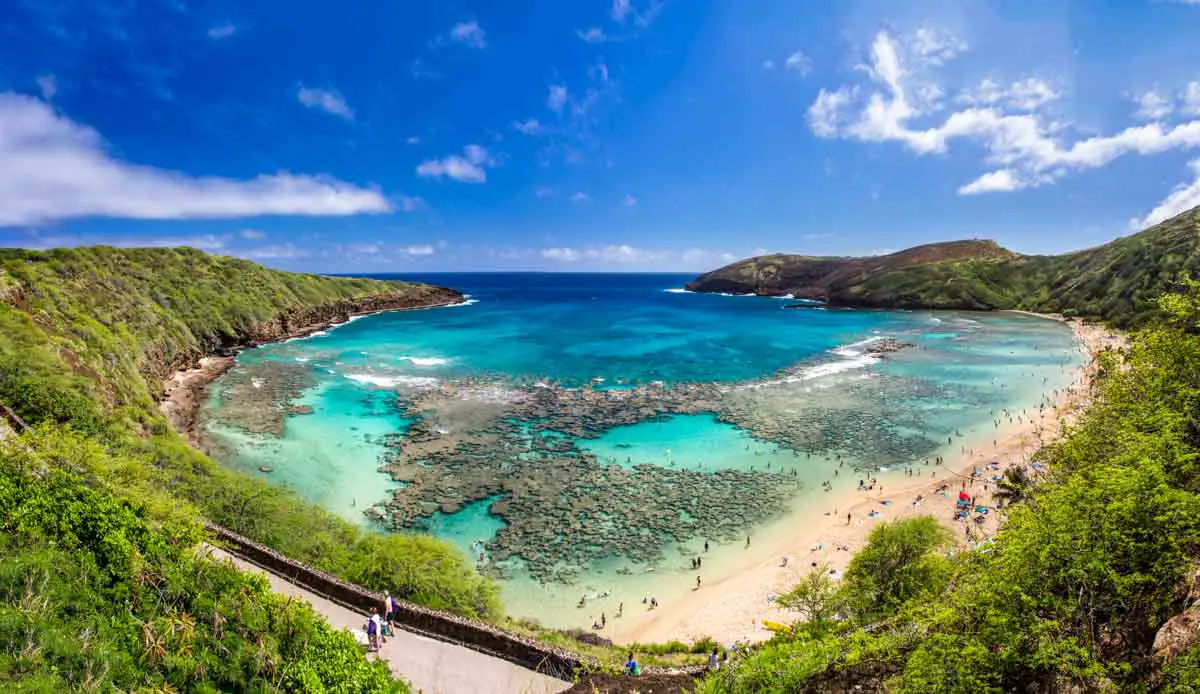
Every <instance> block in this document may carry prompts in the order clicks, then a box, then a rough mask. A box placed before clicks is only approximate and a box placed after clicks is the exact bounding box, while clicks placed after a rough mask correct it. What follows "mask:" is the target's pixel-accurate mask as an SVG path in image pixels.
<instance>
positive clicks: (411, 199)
mask: <svg viewBox="0 0 1200 694" xmlns="http://www.w3.org/2000/svg"><path fill="white" fill-rule="evenodd" d="M400 209H401V210H404V211H405V212H420V211H421V210H426V209H429V203H427V202H425V199H424V198H419V197H416V196H414V195H401V196H400Z"/></svg>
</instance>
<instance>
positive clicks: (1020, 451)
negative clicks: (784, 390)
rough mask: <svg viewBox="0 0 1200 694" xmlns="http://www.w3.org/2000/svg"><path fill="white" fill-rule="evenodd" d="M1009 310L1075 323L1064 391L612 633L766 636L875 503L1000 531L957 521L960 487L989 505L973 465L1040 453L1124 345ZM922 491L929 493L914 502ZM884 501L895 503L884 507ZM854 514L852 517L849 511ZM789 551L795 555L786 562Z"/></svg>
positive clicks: (844, 493) (852, 546) (842, 496)
mask: <svg viewBox="0 0 1200 694" xmlns="http://www.w3.org/2000/svg"><path fill="white" fill-rule="evenodd" d="M1011 313H1020V314H1022V315H1029V316H1035V317H1038V318H1044V319H1048V320H1055V321H1057V322H1060V323H1064V324H1066V325H1068V326H1070V327H1071V329H1072V332H1073V333H1074V336H1075V339H1076V341H1077V344H1078V345H1079V347H1080V348H1081V349H1082V350H1083V351H1084V354H1085V356H1084V359H1083V361H1082V363H1081V364H1080V366H1079V367H1077V369H1076V372H1075V374H1074V377H1073V379H1072V380H1071V382H1070V385H1069V386H1068V387H1066V388H1064V389H1061V390H1060V391H1059V392H1058V394H1057V397H1056V398H1055V399H1054V402H1053V403H1052V405H1050V406H1048V407H1045V408H1042V409H1037V408H1033V411H1032V413H1029V414H1016V413H1008V414H1007V416H1014V415H1015V417H1016V418H1015V419H1013V420H1011V424H1008V423H1006V424H1005V425H1004V426H1001V425H1000V423H999V420H997V431H996V432H995V435H994V436H995V438H994V440H995V445H988V444H991V443H992V442H991V441H987V442H971V445H969V446H968V445H967V444H966V442H962V443H964V445H963V446H962V449H961V451H960V452H959V453H958V454H948V455H946V456H945V458H944V462H943V464H941V465H931V466H929V467H928V468H926V467H924V466H914V469H915V471H916V472H917V473H918V475H917V476H913V477H908V476H897V475H895V474H894V473H886V476H885V474H881V475H880V476H879V479H880V485H876V486H875V488H874V489H872V490H870V491H861V490H858V489H855V488H854V487H852V486H842V487H839V488H837V489H835V490H833V491H832V492H830V493H827V494H825V495H823V496H821V497H820V501H819V503H820V504H821V507H822V508H826V509H828V510H827V511H825V512H824V514H823V515H821V516H818V519H819V520H820V522H815V523H808V524H807V525H806V527H804V528H800V529H797V531H796V532H794V533H788V534H787V536H786V537H785V538H782V539H780V540H778V541H777V542H776V545H775V547H774V548H773V551H772V552H771V553H770V555H769V558H767V559H765V560H764V559H762V557H763V554H762V553H759V552H756V553H754V554H753V555H748V556H747V559H746V560H745V561H744V562H743V563H742V565H740V566H736V567H733V568H732V569H730V570H727V571H724V572H722V573H723V574H724V576H723V577H719V578H718V577H714V578H711V579H708V578H706V581H705V583H704V586H703V588H702V589H699V590H695V591H692V592H690V593H689V594H688V595H686V596H685V597H684V598H683V599H682V600H675V601H672V602H671V603H669V604H668V603H663V604H660V605H659V607H658V608H657V609H655V610H652V611H646V612H643V613H641V614H637V615H636V616H635V615H630V616H629V618H627V619H624V620H621V623H620V624H619V626H616V628H615V629H613V630H612V631H611V632H610V634H611V638H613V640H614V641H616V642H618V643H624V644H629V643H653V642H661V641H667V640H672V639H679V640H695V639H699V638H703V637H711V638H715V639H716V640H717V641H718V642H720V643H731V642H735V641H762V640H765V639H768V638H770V637H771V636H772V632H771V631H770V630H769V629H767V628H766V627H765V626H764V624H763V623H764V622H773V623H790V622H793V621H795V619H796V615H795V614H790V613H787V612H785V611H783V610H781V609H779V608H778V607H776V606H775V605H774V603H773V602H772V601H771V598H772V597H773V596H777V595H780V594H782V593H784V592H787V590H789V589H790V588H791V587H792V586H794V585H795V584H796V583H798V582H799V580H800V579H801V578H802V577H803V576H804V575H805V574H806V573H807V572H808V571H810V570H813V567H814V565H816V566H821V567H828V568H829V569H833V571H834V572H835V574H834V575H835V576H836V577H841V575H842V574H843V572H844V571H845V569H846V567H847V565H848V564H849V562H850V559H851V558H852V557H853V556H854V554H855V553H856V552H857V551H858V550H859V549H861V548H862V547H863V546H864V545H865V544H866V541H867V537H868V535H869V534H870V532H871V530H872V529H873V528H874V527H876V525H877V522H878V521H876V520H873V519H872V518H870V517H869V514H870V513H871V512H872V511H881V510H886V516H885V517H881V518H880V520H888V521H892V520H897V519H900V518H907V517H912V516H917V515H933V516H934V517H935V518H937V519H938V520H939V521H940V522H942V523H943V524H944V525H946V526H947V527H949V528H951V529H952V530H953V532H954V533H955V538H956V539H957V541H958V542H959V543H960V544H961V545H962V546H967V545H968V543H972V542H975V541H978V540H980V539H983V538H984V537H989V536H991V535H992V534H994V533H995V531H996V529H997V523H998V515H997V514H995V513H991V514H988V516H987V517H986V518H987V521H986V522H985V523H984V524H982V525H976V524H974V523H963V522H957V521H954V520H953V515H954V508H955V506H954V505H955V501H956V496H955V494H956V493H957V492H958V491H959V490H960V489H962V488H964V485H965V488H966V489H967V490H968V491H969V493H970V494H971V495H972V496H976V495H979V498H980V503H983V504H987V505H991V493H992V492H993V491H994V489H995V488H994V483H991V484H989V482H988V481H987V477H986V476H984V477H980V478H973V477H972V476H971V473H972V471H973V469H983V468H984V467H985V466H986V465H987V464H988V463H990V462H992V461H1001V462H1002V463H1003V464H1004V465H1005V466H1007V465H1010V464H1018V463H1020V464H1025V463H1028V462H1029V459H1030V457H1031V456H1032V454H1033V453H1034V452H1036V451H1037V450H1038V449H1040V448H1041V447H1042V446H1044V445H1046V444H1047V443H1050V442H1052V441H1054V440H1056V439H1057V438H1058V437H1059V436H1061V434H1062V432H1063V428H1064V426H1066V425H1069V424H1070V423H1071V422H1073V421H1075V419H1076V418H1077V417H1078V416H1079V414H1080V413H1081V412H1083V411H1084V410H1085V409H1086V407H1087V405H1088V402H1089V400H1090V395H1091V391H1092V384H1093V382H1094V379H1095V376H1096V373H1097V368H1098V363H1097V360H1096V356H1097V355H1098V354H1099V353H1100V352H1102V351H1104V350H1105V349H1108V348H1118V347H1121V346H1123V345H1124V344H1125V340H1124V338H1123V336H1121V335H1119V334H1116V333H1114V332H1111V331H1109V330H1108V329H1106V328H1104V327H1103V326H1100V325H1096V324H1090V323H1083V322H1080V321H1075V320H1067V319H1065V318H1063V317H1062V316H1053V315H1046V314H1035V313H1029V312H1025V311H1019V312H1011ZM987 438H989V439H991V438H992V435H989V436H988V437H987ZM957 443H959V442H956V444H957ZM926 471H928V475H929V476H926ZM945 484H948V485H949V489H948V490H946V492H943V493H939V491H938V490H939V487H941V486H942V485H945ZM985 485H987V489H985V488H984V486H985ZM918 495H920V497H921V498H922V501H920V502H919V503H916V504H913V503H912V502H913V501H914V499H915V498H916V497H917V496H918ZM884 501H888V502H889V504H888V505H886V506H884V505H883V502H884ZM847 513H849V514H850V519H849V524H847V521H846V520H845V519H846V514H847ZM784 557H787V558H788V561H787V565H786V566H784V565H783V564H784V562H783V558H784ZM606 635H608V634H606Z"/></svg>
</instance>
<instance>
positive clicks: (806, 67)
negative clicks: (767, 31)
mask: <svg viewBox="0 0 1200 694" xmlns="http://www.w3.org/2000/svg"><path fill="white" fill-rule="evenodd" d="M783 66H784V68H786V69H788V70H791V71H792V72H798V73H800V74H801V75H807V74H808V73H809V72H812V59H811V58H809V57H808V56H807V55H805V54H804V51H796V52H795V53H792V54H791V55H789V56H788V57H787V60H785V61H783Z"/></svg>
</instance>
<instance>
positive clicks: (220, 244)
mask: <svg viewBox="0 0 1200 694" xmlns="http://www.w3.org/2000/svg"><path fill="white" fill-rule="evenodd" d="M232 238H233V237H232V235H230V234H222V235H217V234H201V235H198V236H90V235H89V236H82V235H73V234H67V235H62V234H55V235H48V236H36V237H34V240H33V241H31V242H29V243H28V244H22V245H24V246H25V247H27V248H71V247H75V246H112V247H114V248H180V247H184V246H186V247H188V248H197V249H199V250H202V251H208V252H210V253H212V252H217V251H222V250H224V249H225V248H226V247H227V246H228V244H229V241H230V240H231V239H232Z"/></svg>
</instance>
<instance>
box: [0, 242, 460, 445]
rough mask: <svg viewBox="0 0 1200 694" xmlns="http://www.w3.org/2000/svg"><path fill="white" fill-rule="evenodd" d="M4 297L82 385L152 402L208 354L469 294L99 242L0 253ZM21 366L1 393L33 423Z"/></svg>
mask: <svg viewBox="0 0 1200 694" xmlns="http://www.w3.org/2000/svg"><path fill="white" fill-rule="evenodd" d="M0 299H3V301H0V311H4V312H6V313H9V314H10V315H9V319H10V320H12V321H19V322H20V321H26V320H27V321H31V322H32V324H33V325H32V326H27V327H33V328H35V329H36V332H37V333H41V335H42V336H43V337H44V338H48V339H49V341H50V342H52V343H53V347H54V351H55V352H56V353H57V355H58V356H59V357H60V358H62V359H63V360H65V361H66V362H67V363H68V364H69V365H70V367H71V371H72V372H73V373H74V374H75V375H84V376H87V377H89V378H90V379H91V381H92V383H91V384H90V385H89V386H87V390H90V391H93V394H94V395H96V396H97V397H98V398H99V399H100V400H102V401H104V402H106V404H108V405H110V406H113V407H120V406H123V405H139V406H142V407H146V406H149V405H152V398H153V397H156V396H157V395H159V394H160V391H161V386H162V382H163V380H164V379H166V378H167V377H168V376H169V375H170V374H171V373H172V372H174V371H177V370H179V369H182V368H187V367H188V366H190V365H192V364H194V363H195V362H196V360H197V359H199V358H200V357H202V356H204V355H206V354H213V353H220V352H227V351H228V350H229V349H230V348H232V347H235V346H237V345H242V344H247V343H257V342H264V341H271V340H278V339H282V338H286V337H289V336H293V335H297V334H301V333H304V332H311V331H312V330H316V329H319V328H321V327H324V326H327V325H329V324H331V323H337V322H343V321H345V320H347V319H348V318H349V317H350V316H351V315H353V314H356V313H369V312H376V311H384V310H391V309H404V308H416V307H423V306H437V305H442V304H450V303H455V302H458V301H461V300H462V299H463V296H462V294H460V293H459V292H456V291H454V290H451V289H444V288H441V287H433V286H429V285H425V284H413V283H407V282H383V281H378V280H368V279H355V278H335V277H325V276H320V275H306V274H296V273H289V272H281V271H278V270H271V269H268V268H265V267H262V266H260V265H256V264H254V263H251V262H249V261H246V260H240V259H237V258H230V257H224V256H215V255H209V254H207V253H203V252H201V251H198V250H195V249H191V248H131V249H117V248H108V247H104V246H96V247H91V248H72V249H58V250H51V251H27V250H19V249H0ZM22 332H25V331H22ZM0 334H3V333H2V331H0ZM31 337H36V336H31ZM0 368H3V365H0ZM21 371H22V370H21V369H19V368H15V367H14V366H13V365H11V364H10V365H8V370H4V371H0V399H3V400H4V401H5V402H7V403H8V404H9V405H10V406H11V407H13V408H14V409H15V410H17V412H18V413H19V414H22V415H26V414H28V415H29V416H30V418H32V419H34V420H35V421H36V419H37V413H36V412H28V413H26V412H25V411H23V410H25V409H26V403H25V402H24V398H22V397H21V396H20V394H19V393H16V392H13V391H14V390H16V389H17V388H16V386H17V385H18V384H17V383H15V382H14V379H15V378H17V374H19V373H20V372H21ZM35 409H36V408H35Z"/></svg>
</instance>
